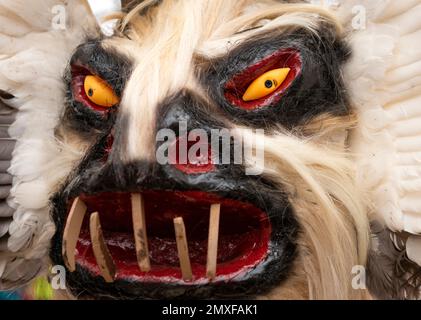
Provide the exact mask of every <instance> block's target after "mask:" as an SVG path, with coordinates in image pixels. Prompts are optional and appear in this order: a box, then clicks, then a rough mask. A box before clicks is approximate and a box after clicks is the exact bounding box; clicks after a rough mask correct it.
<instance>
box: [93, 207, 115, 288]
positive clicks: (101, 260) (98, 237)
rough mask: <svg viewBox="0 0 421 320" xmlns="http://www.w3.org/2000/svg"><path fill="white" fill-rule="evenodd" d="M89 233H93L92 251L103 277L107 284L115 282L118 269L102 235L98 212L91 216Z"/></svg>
mask: <svg viewBox="0 0 421 320" xmlns="http://www.w3.org/2000/svg"><path fill="white" fill-rule="evenodd" d="M89 231H90V233H91V241H92V250H93V251H94V256H95V259H96V262H97V264H98V267H99V270H100V272H101V275H102V277H103V278H104V280H105V281H106V282H109V283H110V282H114V278H115V272H116V268H115V264H114V261H113V258H112V256H111V254H110V251H109V250H108V247H107V244H106V243H105V240H104V236H103V234H102V228H101V222H100V220H99V214H98V212H94V213H92V214H91V217H90V220H89Z"/></svg>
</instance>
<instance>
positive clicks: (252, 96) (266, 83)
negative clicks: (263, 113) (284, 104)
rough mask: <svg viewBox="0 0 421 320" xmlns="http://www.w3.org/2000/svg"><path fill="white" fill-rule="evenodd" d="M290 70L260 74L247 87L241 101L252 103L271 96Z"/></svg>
mask: <svg viewBox="0 0 421 320" xmlns="http://www.w3.org/2000/svg"><path fill="white" fill-rule="evenodd" d="M290 70H291V69H290V68H280V69H273V70H270V71H268V72H266V73H264V74H262V75H261V76H260V77H258V78H257V79H256V80H254V81H253V82H252V83H251V85H249V87H248V88H247V90H246V92H245V93H244V95H243V100H244V101H253V100H257V99H260V98H263V97H266V96H267V95H269V94H271V93H272V92H274V91H275V90H276V89H278V88H279V86H280V85H281V84H282V82H284V81H285V79H286V77H287V76H288V73H289V71H290Z"/></svg>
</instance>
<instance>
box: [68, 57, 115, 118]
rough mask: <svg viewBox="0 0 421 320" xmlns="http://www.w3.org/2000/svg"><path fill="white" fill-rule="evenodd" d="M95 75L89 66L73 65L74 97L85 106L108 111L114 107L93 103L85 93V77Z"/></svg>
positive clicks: (102, 111)
mask: <svg viewBox="0 0 421 320" xmlns="http://www.w3.org/2000/svg"><path fill="white" fill-rule="evenodd" d="M90 75H95V74H94V73H92V72H90V71H89V70H88V69H87V68H85V67H82V66H77V65H73V66H72V91H73V98H74V99H75V100H76V101H77V102H80V103H82V104H84V105H85V106H87V107H89V108H91V109H93V110H95V111H97V112H101V113H108V112H110V111H111V110H112V109H113V108H114V107H111V108H107V107H102V106H99V105H97V104H96V103H93V102H92V101H91V100H90V99H89V98H88V96H87V95H86V93H85V88H84V84H85V78H86V76H90Z"/></svg>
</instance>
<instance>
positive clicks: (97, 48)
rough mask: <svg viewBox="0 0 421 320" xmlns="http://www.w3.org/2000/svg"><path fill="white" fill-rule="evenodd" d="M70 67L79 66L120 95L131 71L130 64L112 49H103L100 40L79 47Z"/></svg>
mask: <svg viewBox="0 0 421 320" xmlns="http://www.w3.org/2000/svg"><path fill="white" fill-rule="evenodd" d="M70 65H71V66H80V67H84V68H86V69H87V70H89V71H90V72H91V73H92V74H95V75H98V76H99V77H101V78H102V79H104V80H105V81H107V82H108V83H109V84H110V85H111V86H112V87H113V89H114V90H115V92H116V93H117V94H118V95H121V93H122V91H123V89H124V87H125V83H126V81H127V79H128V78H129V76H130V74H131V70H132V62H131V61H130V59H129V58H128V57H126V56H123V55H122V54H120V53H117V52H116V51H114V50H112V49H105V48H104V47H103V46H102V43H101V41H100V40H90V41H88V42H86V43H84V44H82V45H80V46H79V47H78V48H77V49H76V51H75V53H74V54H73V56H72V58H71V60H70Z"/></svg>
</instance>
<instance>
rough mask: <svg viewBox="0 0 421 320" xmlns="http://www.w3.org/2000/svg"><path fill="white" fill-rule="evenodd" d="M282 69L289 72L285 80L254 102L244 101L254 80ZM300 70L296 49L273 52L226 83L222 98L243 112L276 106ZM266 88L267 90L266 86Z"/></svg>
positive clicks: (298, 55) (299, 59) (299, 56)
mask: <svg viewBox="0 0 421 320" xmlns="http://www.w3.org/2000/svg"><path fill="white" fill-rule="evenodd" d="M282 68H289V69H290V70H289V73H288V75H287V76H286V78H285V80H284V81H283V82H282V83H281V84H280V85H279V86H278V87H277V88H276V89H275V90H272V91H271V92H269V93H268V94H267V95H264V96H263V97H259V98H257V99H254V100H248V101H246V100H247V99H246V100H245V99H244V94H245V93H246V91H247V90H248V88H249V87H250V85H251V84H252V83H253V82H254V81H255V80H256V79H258V78H259V77H261V76H262V75H264V74H265V73H268V72H269V71H271V70H276V69H282ZM301 68H302V61H301V55H300V53H299V52H298V51H297V50H296V49H291V48H288V49H281V50H278V51H275V52H274V53H272V54H271V55H269V56H267V57H265V58H263V59H262V60H260V61H259V62H258V63H256V64H254V65H251V66H249V67H247V68H246V69H245V70H243V71H242V72H240V73H238V74H236V75H234V76H233V77H232V78H231V79H230V80H229V81H227V83H226V84H225V87H224V96H225V98H226V99H227V101H228V102H229V103H230V104H231V105H233V106H237V107H239V108H241V109H245V110H254V109H258V108H261V107H265V106H269V105H272V104H276V103H277V102H279V100H281V98H282V96H283V95H284V93H285V92H286V91H287V89H288V88H289V87H290V86H291V84H292V83H293V81H294V79H295V78H296V77H297V76H298V75H299V74H300V73H301ZM266 82H267V81H263V84H264V85H266V84H267V83H266ZM266 87H267V88H268V86H266ZM270 88H272V86H271V87H270ZM268 89H269V88H268Z"/></svg>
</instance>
